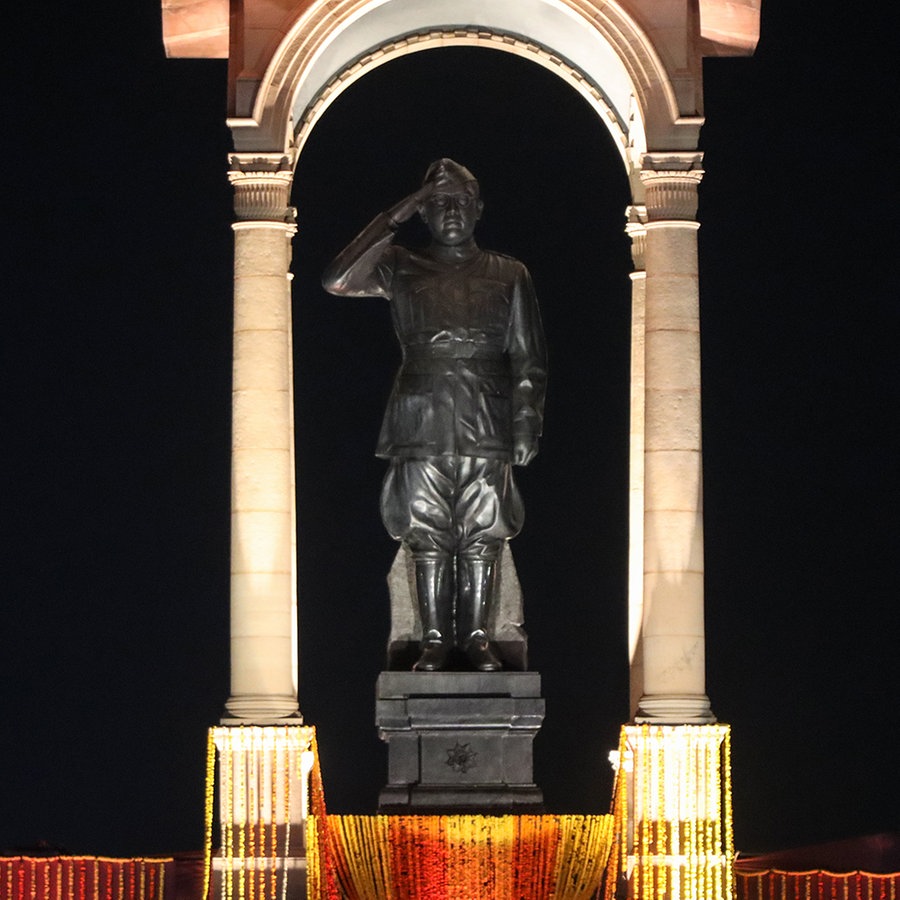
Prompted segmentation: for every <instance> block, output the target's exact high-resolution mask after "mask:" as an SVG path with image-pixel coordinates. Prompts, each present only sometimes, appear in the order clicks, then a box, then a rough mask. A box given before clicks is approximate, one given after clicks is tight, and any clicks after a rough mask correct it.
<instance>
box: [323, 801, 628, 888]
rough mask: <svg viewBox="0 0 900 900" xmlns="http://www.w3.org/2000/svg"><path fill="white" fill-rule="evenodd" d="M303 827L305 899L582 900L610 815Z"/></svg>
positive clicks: (332, 821) (602, 857) (330, 820)
mask: <svg viewBox="0 0 900 900" xmlns="http://www.w3.org/2000/svg"><path fill="white" fill-rule="evenodd" d="M310 826H311V827H310V828H309V835H310V838H311V839H310V842H309V873H310V877H309V897H310V900H344V898H346V900H505V898H516V900H519V898H534V900H548V898H554V900H581V898H584V900H588V898H591V897H594V896H596V894H597V891H598V890H599V888H600V883H601V880H602V877H603V872H604V869H605V867H606V864H607V860H608V858H609V853H610V847H611V845H612V837H613V817H612V816H529V815H523V816H474V815H469V816H465V815H458V816H327V817H325V820H324V827H323V822H322V820H320V819H319V818H318V817H315V820H314V821H313V822H311V823H310ZM329 873H331V874H332V877H331V878H329V877H328V876H329Z"/></svg>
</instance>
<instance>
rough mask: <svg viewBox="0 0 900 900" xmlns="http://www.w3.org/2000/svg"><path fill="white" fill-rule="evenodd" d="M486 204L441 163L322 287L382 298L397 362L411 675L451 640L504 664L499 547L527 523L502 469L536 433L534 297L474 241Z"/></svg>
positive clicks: (392, 488) (391, 514) (533, 449)
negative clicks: (494, 621)
mask: <svg viewBox="0 0 900 900" xmlns="http://www.w3.org/2000/svg"><path fill="white" fill-rule="evenodd" d="M482 208H483V203H482V201H481V198H480V196H479V188H478V182H477V181H476V180H475V177H474V176H473V175H472V173H471V172H469V170H468V169H466V168H465V167H463V166H461V165H459V164H458V163H455V162H453V160H450V159H439V160H437V161H436V162H434V163H432V165H431V166H430V167H429V168H428V171H427V173H426V174H425V179H424V182H423V185H422V187H421V188H420V189H419V190H418V191H416V192H415V193H413V194H411V195H410V196H409V197H406V198H405V199H404V200H401V201H400V202H399V203H397V204H396V205H395V206H394V207H393V208H392V209H390V210H389V211H388V212H386V213H381V214H380V215H378V216H376V217H375V219H374V220H373V221H372V222H371V223H370V224H369V225H368V226H367V227H366V228H365V230H364V231H363V232H362V233H361V234H360V235H359V236H358V237H357V238H356V239H355V240H354V241H353V242H352V243H351V244H350V245H349V246H348V247H347V248H346V249H345V250H343V251H342V252H341V253H340V254H339V256H338V257H337V258H336V259H335V260H334V262H333V263H332V264H331V265H330V266H329V268H328V270H327V271H326V273H325V275H324V277H323V279H322V282H323V285H324V287H325V289H326V290H327V291H329V292H330V293H332V294H337V295H339V296H346V297H385V298H387V299H388V300H390V301H391V312H392V315H393V321H394V329H395V331H396V333H397V338H398V339H399V341H400V346H401V348H402V351H403V362H402V364H401V366H400V371H399V373H398V374H397V378H396V380H395V382H394V387H393V391H392V393H391V397H390V400H389V402H388V407H387V412H386V413H385V417H384V423H383V425H382V428H381V435H380V437H379V440H378V449H377V455H378V456H381V457H384V458H386V459H389V460H390V469H389V470H388V473H387V475H386V477H385V480H384V487H383V489H382V495H381V514H382V518H383V520H384V524H385V527H386V528H387V530H388V532H389V533H390V534H391V535H392V536H393V537H394V538H395V539H396V540H399V541H403V542H405V543H406V544H407V546H408V547H409V549H410V550H411V552H412V555H413V559H414V562H415V582H416V595H417V600H418V604H419V611H420V614H421V618H422V651H421V656H420V657H419V660H418V662H416V664H415V666H414V668H415V669H417V670H419V671H435V670H438V669H442V668H444V667H445V666H446V664H447V659H448V655H449V653H450V651H451V649H452V648H453V647H454V646H458V647H459V648H460V649H461V650H462V651H463V652H464V653H465V655H466V656H467V657H468V660H469V663H470V664H471V665H472V666H473V667H474V668H475V669H478V670H480V671H484V672H491V671H495V670H497V669H499V668H500V667H501V664H500V662H499V660H498V658H497V656H496V654H495V653H494V651H493V649H492V648H491V645H490V636H489V635H488V634H487V632H486V623H487V621H488V613H489V611H490V609H491V604H492V601H493V597H494V588H495V583H496V577H497V566H498V559H499V555H500V551H501V549H502V547H503V542H504V541H506V540H508V539H509V538H512V537H514V536H515V535H516V534H518V532H519V530H520V528H521V527H522V520H523V509H522V500H521V498H520V496H519V492H518V490H517V488H516V485H515V483H514V481H513V477H512V468H511V467H512V466H513V465H518V466H525V465H528V463H529V462H531V460H532V459H533V458H534V456H535V454H536V453H537V451H538V438H539V437H540V435H541V425H542V419H543V407H544V393H545V386H546V381H547V360H546V350H545V346H544V334H543V329H542V327H541V319H540V313H539V312H538V305H537V300H536V298H535V295H534V289H533V287H532V284H531V278H530V276H529V274H528V270H527V269H526V268H525V266H523V265H522V264H521V263H520V262H518V261H517V260H515V259H512V258H510V257H508V256H503V255H502V254H499V253H491V252H489V251H485V250H482V249H480V248H479V247H478V245H477V244H476V243H475V240H474V237H473V235H474V231H475V225H476V223H477V222H478V220H479V218H480V217H481V212H482ZM416 212H418V213H419V215H420V216H421V217H422V219H423V221H424V222H425V223H426V225H427V226H428V229H429V231H430V232H431V243H430V245H429V246H428V247H427V248H426V249H424V250H421V251H414V250H407V249H406V248H404V247H400V246H397V245H395V244H394V242H393V239H394V233H395V231H396V230H397V227H398V226H399V224H400V223H401V222H405V221H406V220H407V219H410V218H411V217H412V216H413V215H414V214H415V213H416Z"/></svg>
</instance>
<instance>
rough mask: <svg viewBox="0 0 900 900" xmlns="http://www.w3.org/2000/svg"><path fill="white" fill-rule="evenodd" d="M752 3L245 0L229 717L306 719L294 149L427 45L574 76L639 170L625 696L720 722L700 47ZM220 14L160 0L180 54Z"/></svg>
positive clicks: (744, 40)
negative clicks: (703, 270)
mask: <svg viewBox="0 0 900 900" xmlns="http://www.w3.org/2000/svg"><path fill="white" fill-rule="evenodd" d="M758 6H759V4H758V0H738V2H734V0H698V3H697V4H696V5H695V4H694V3H677V2H674V0H673V2H670V3H662V4H654V5H653V8H652V9H650V10H648V9H647V8H645V5H643V4H638V3H635V2H633V0H618V2H596V0H495V2H493V3H491V4H484V3H480V2H478V0H418V2H415V3H408V2H400V0H296V2H291V0H283V2H282V3H280V4H262V3H256V2H253V0H245V2H244V3H243V4H238V6H237V8H236V9H235V10H233V11H232V15H231V19H230V33H229V44H228V56H229V63H230V65H229V82H230V103H229V106H230V116H229V119H228V124H229V126H230V127H231V130H232V134H233V136H234V142H235V149H236V152H235V154H234V155H233V156H232V171H231V174H230V177H231V180H232V182H233V184H234V187H235V209H236V213H237V218H238V221H237V222H236V223H235V236H236V238H235V259H236V277H235V302H236V326H235V327H236V331H235V393H234V398H235V399H234V422H235V428H234V433H235V444H234V448H233V459H234V467H233V497H234V501H233V526H234V527H233V543H232V558H233V582H232V583H233V590H232V697H231V700H229V703H228V709H229V712H230V713H231V714H232V715H234V716H235V717H236V719H238V720H241V721H244V720H246V721H263V720H264V721H268V720H269V719H271V718H275V719H279V718H282V717H284V716H291V715H295V714H296V712H297V701H296V694H297V663H296V638H295V630H296V629H295V624H296V596H295V595H296V578H295V573H294V566H295V563H294V561H293V558H294V546H295V540H296V535H295V533H294V532H295V514H294V499H293V464H292V460H293V410H292V400H291V397H290V387H289V385H290V373H291V348H290V339H289V328H288V327H287V326H288V324H289V321H290V318H289V290H288V284H287V281H288V267H289V263H290V252H289V242H290V237H291V235H292V233H293V225H292V222H291V212H290V209H289V206H288V202H289V196H290V186H291V180H292V174H293V170H294V166H295V164H296V160H297V156H298V154H299V153H300V152H301V151H302V147H303V144H304V142H305V140H306V138H307V136H308V134H309V133H310V131H311V129H312V128H313V127H314V126H315V122H316V121H317V119H318V117H319V116H320V115H321V114H322V113H323V112H324V110H325V109H326V108H327V106H328V104H329V103H330V102H332V100H333V99H334V98H335V97H336V96H338V95H339V94H340V92H341V91H342V90H344V89H345V88H346V87H347V86H348V85H349V84H351V83H352V82H353V81H354V80H356V79H358V78H361V77H363V76H364V75H365V74H366V73H367V72H368V71H371V69H372V68H374V67H376V66H378V65H380V64H382V63H383V62H386V61H388V60H390V59H392V58H395V57H397V56H399V55H402V54H406V53H411V52H416V51H418V50H422V49H427V48H429V47H434V46H446V45H472V44H475V45H477V44H481V45H485V44H488V45H491V46H495V47H498V48H501V49H504V50H506V51H508V52H512V53H518V54H521V55H525V56H528V57H530V58H532V59H533V60H534V61H536V62H537V63H538V64H540V65H543V66H545V67H547V68H550V69H551V70H553V71H555V72H556V73H557V74H558V75H559V76H560V77H562V78H564V79H566V80H567V81H568V82H569V83H571V84H572V85H573V86H574V87H575V88H576V89H577V90H579V91H580V92H581V93H582V94H583V95H584V96H585V97H586V98H587V99H588V102H590V103H591V105H592V106H593V108H594V109H595V110H596V112H597V113H598V115H599V117H600V119H601V121H603V123H604V125H605V126H606V127H607V128H608V129H609V131H610V133H611V135H612V136H613V140H614V141H615V143H616V146H617V147H618V149H619V152H620V154H621V157H622V162H623V165H624V167H625V170H626V172H627V174H628V176H629V181H630V184H631V190H632V203H631V205H630V207H629V214H628V215H629V224H628V232H629V235H630V236H631V238H632V240H633V246H634V259H635V269H636V271H635V275H634V279H633V281H634V328H633V371H632V438H631V460H632V464H631V469H632V473H631V488H630V489H631V496H632V509H631V523H632V524H631V548H632V549H631V558H630V568H631V577H630V610H631V613H630V621H631V624H630V627H629V632H630V633H629V650H630V656H631V660H632V672H633V678H632V682H633V684H632V695H633V699H632V708H633V710H635V711H636V713H637V715H638V717H639V720H640V721H649V722H657V723H663V722H667V723H687V722H695V723H703V722H709V721H713V716H712V713H711V711H710V706H709V701H708V699H707V698H706V693H705V683H704V632H703V588H702V582H703V563H702V546H703V541H702V511H701V497H700V493H701V463H700V402H699V386H700V385H699V318H698V288H697V263H696V227H697V222H696V219H695V215H696V207H697V198H696V192H697V188H698V185H699V182H700V179H701V177H702V168H701V155H700V153H699V152H698V151H697V137H698V133H699V128H700V125H701V124H702V84H701V73H700V69H701V67H700V61H701V57H702V56H703V55H704V54H706V55H711V54H713V53H715V54H723V53H724V54H728V53H730V54H736V53H747V52H751V51H752V48H753V46H754V45H755V39H756V35H757V33H758ZM187 7H190V10H191V11H192V12H193V13H194V16H193V19H192V20H191V19H190V17H189V16H188V15H187V14H186V12H185V10H186V9H187ZM222 15H223V7H222V4H221V2H220V0H198V2H197V3H195V4H187V5H181V4H177V5H176V4H174V3H172V2H171V0H165V2H164V25H166V26H168V27H167V28H166V29H165V30H166V33H167V40H168V42H169V46H170V47H174V46H176V45H178V46H180V47H181V48H182V51H183V52H187V51H186V50H185V48H188V50H189V49H190V47H191V46H195V47H201V46H205V47H206V49H205V50H202V51H200V53H201V54H202V53H206V54H207V55H214V53H221V52H222V43H221V40H220V38H221V30H222V29H221V26H222V21H223V19H222ZM754 16H755V18H754ZM204 17H205V18H204ZM204 24H205V25H206V26H208V27H206V28H203V27H201V25H204ZM217 25H218V30H217V27H216V26H217ZM178 28H180V29H181V31H180V33H179V34H176V33H175V32H177V31H178ZM217 40H218V41H219V43H218V44H216V41H217ZM204 41H205V42H206V43H205V44H204ZM210 41H212V45H215V47H216V48H217V49H216V50H215V51H211V50H210V46H211V44H210ZM262 308H265V309H266V310H267V312H266V314H265V316H263V318H264V319H265V321H263V320H262V319H260V322H262V325H260V322H257V321H255V320H254V319H253V316H259V315H262V314H260V313H251V310H254V309H255V310H259V309H262ZM276 326H277V327H276ZM275 335H278V336H277V337H276V336H275ZM276 370H277V373H278V375H277V377H274V376H273V374H272V373H273V372H275V371H276ZM262 371H265V372H266V373H267V375H266V377H265V379H263V380H262V381H261V380H260V377H259V375H258V374H257V373H259V372H262ZM286 392H287V393H286ZM262 410H265V411H266V412H265V415H263V414H262V412H261V411H262ZM260 503H262V504H263V506H262V507H260ZM261 510H264V511H261Z"/></svg>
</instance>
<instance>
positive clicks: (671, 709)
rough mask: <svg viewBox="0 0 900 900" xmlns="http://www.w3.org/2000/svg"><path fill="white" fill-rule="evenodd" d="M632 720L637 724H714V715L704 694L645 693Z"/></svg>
mask: <svg viewBox="0 0 900 900" xmlns="http://www.w3.org/2000/svg"><path fill="white" fill-rule="evenodd" d="M634 721H635V724H637V725H714V724H715V723H716V717H715V716H714V715H713V711H712V707H711V706H710V702H709V697H707V696H706V695H705V694H665V695H656V696H648V695H646V694H645V695H644V696H643V697H641V702H640V703H639V704H638V710H637V712H636V713H635V716H634Z"/></svg>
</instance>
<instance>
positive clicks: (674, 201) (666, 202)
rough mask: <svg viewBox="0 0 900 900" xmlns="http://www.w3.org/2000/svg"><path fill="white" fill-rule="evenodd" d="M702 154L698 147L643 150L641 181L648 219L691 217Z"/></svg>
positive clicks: (680, 219) (692, 217) (694, 212)
mask: <svg viewBox="0 0 900 900" xmlns="http://www.w3.org/2000/svg"><path fill="white" fill-rule="evenodd" d="M702 164H703V154H702V153H700V152H699V151H692V152H689V153H685V152H672V153H645V154H644V155H643V156H642V157H641V172H640V176H641V181H642V182H643V184H644V190H645V193H646V201H647V207H646V208H647V219H648V221H650V222H661V221H694V220H695V219H696V218H697V189H698V188H699V186H700V182H701V180H702V179H703V168H702Z"/></svg>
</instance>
